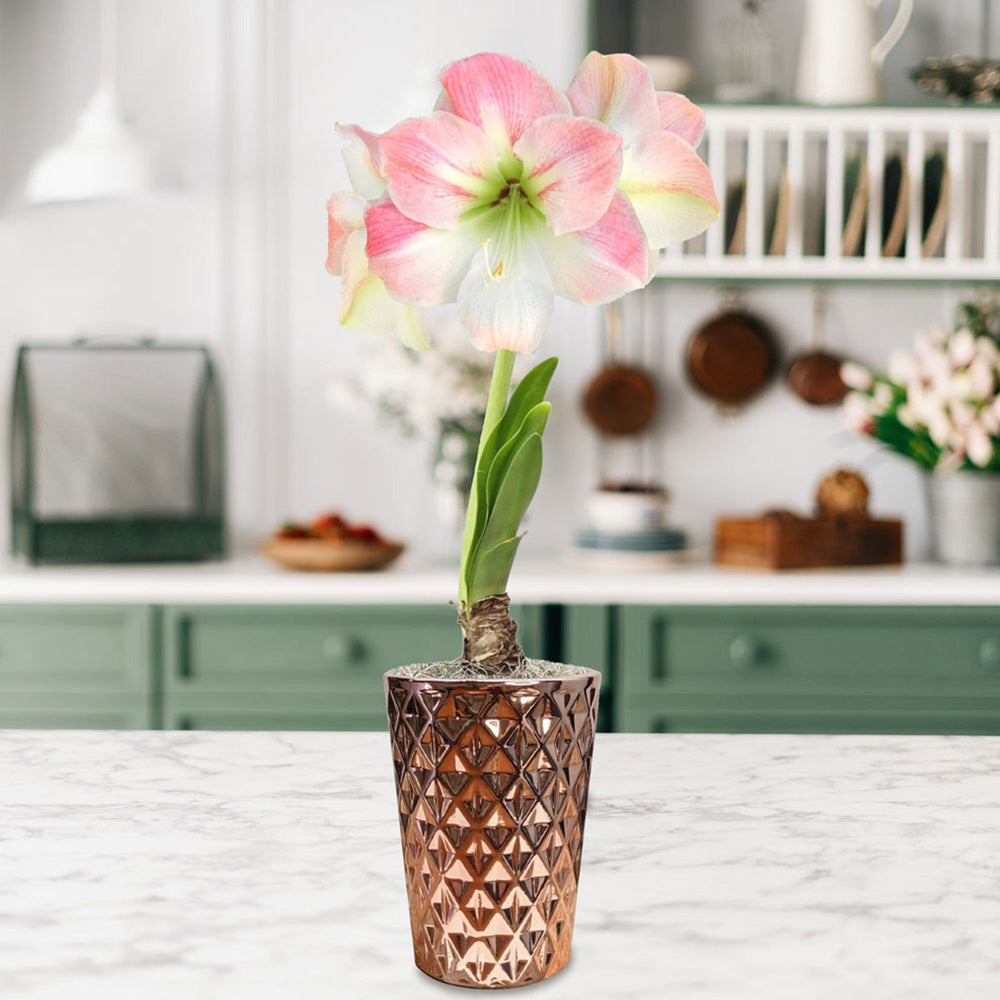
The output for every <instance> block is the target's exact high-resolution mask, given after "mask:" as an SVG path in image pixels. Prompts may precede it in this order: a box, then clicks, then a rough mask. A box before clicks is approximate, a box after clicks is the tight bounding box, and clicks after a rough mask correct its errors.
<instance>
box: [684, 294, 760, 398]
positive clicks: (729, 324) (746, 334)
mask: <svg viewBox="0 0 1000 1000" xmlns="http://www.w3.org/2000/svg"><path fill="white" fill-rule="evenodd" d="M776 368H777V350H776V347H775V338H774V335H773V333H772V332H771V329H770V327H768V326H767V324H766V323H765V322H764V321H763V320H762V319H760V318H759V317H757V316H754V315H753V314H752V313H749V312H747V311H746V310H745V309H743V308H742V307H738V306H736V307H731V308H727V309H725V310H724V311H723V312H721V313H719V314H717V315H715V316H713V317H712V318H711V319H710V320H708V321H707V322H706V323H703V324H702V325H701V326H700V327H699V328H698V329H697V330H695V332H694V333H693V334H692V335H691V339H690V340H689V341H688V346H687V370H688V375H689V377H690V378H691V381H692V382H693V383H694V384H695V385H696V386H697V387H698V388H699V389H700V390H701V391H702V392H703V393H705V395H706V396H709V397H710V398H712V399H714V400H716V401H717V402H718V403H720V404H721V406H722V407H723V408H725V409H736V408H738V407H741V406H742V405H743V404H744V403H746V402H747V401H748V400H749V399H751V398H752V397H753V396H755V395H756V394H757V393H758V392H760V391H761V389H763V388H764V386H765V385H767V383H768V382H769V381H770V379H771V377H772V376H773V375H774V373H775V370H776Z"/></svg>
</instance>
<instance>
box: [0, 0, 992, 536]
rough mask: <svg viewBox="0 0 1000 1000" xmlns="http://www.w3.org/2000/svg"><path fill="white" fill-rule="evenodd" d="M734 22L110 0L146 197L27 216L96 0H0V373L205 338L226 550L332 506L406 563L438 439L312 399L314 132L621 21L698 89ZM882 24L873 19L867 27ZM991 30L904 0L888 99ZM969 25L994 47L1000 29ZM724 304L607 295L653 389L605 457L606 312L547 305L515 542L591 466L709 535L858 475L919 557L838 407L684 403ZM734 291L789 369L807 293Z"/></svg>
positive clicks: (329, 177) (971, 14)
mask: <svg viewBox="0 0 1000 1000" xmlns="http://www.w3.org/2000/svg"><path fill="white" fill-rule="evenodd" d="M741 6H742V5H741V4H739V3H735V2H733V0H699V2H698V3H693V2H692V3H652V2H646V3H635V4H620V5H619V4H616V3H601V4H598V5H597V7H598V8H599V10H598V13H597V15H596V16H594V15H593V12H591V11H590V10H589V9H588V8H589V5H588V4H587V3H586V2H584V0H548V2H546V3H544V4H540V3H538V2H537V0H508V2H506V3H504V4H476V5H470V4H468V3H467V2H465V0H411V2H407V3H398V2H389V0H367V2H366V3H364V4H356V3H352V4H348V3H342V2H329V0H290V2H287V3H285V2H277V0H274V2H269V0H173V2H171V3H169V4H164V3H160V2H154V0H120V3H119V4H118V12H117V13H118V38H117V56H118V64H117V87H118V92H119V97H120V103H121V106H122V109H123V112H124V114H125V116H126V118H127V120H128V122H129V123H130V125H131V126H132V128H133V129H134V132H135V134H136V135H137V136H138V137H140V138H141V141H142V142H143V143H144V144H145V145H146V146H147V148H148V149H149V151H150V152H151V154H152V156H153V157H154V162H155V167H156V170H157V173H158V176H159V179H160V180H161V182H162V183H161V184H160V185H159V186H158V188H157V189H156V190H155V191H153V192H151V193H148V194H143V195H141V196H137V197H134V198H129V199H124V200H114V201H102V202H93V203H76V204H55V205H44V206H37V207H36V206H27V205H25V198H24V191H25V183H26V180H27V178H28V174H29V171H30V169H31V167H32V165H33V164H34V163H35V162H36V161H37V160H38V158H39V157H40V156H41V155H42V154H43V153H44V152H45V151H46V150H48V149H50V148H52V147H53V146H54V145H56V144H57V143H59V142H60V141H62V140H63V139H64V138H65V137H66V136H67V134H68V133H69V132H70V131H71V130H72V128H73V126H74V123H75V122H76V120H77V118H78V116H79V114H80V112H81V110H82V107H83V105H84V103H85V101H86V100H87V98H88V97H89V96H90V95H91V94H92V92H93V91H94V89H95V86H96V82H97V79H98V74H99V64H100V56H99V47H100V46H99V40H100V23H101V20H100V4H99V2H98V0H0V137H2V141H0V149H2V156H0V199H2V203H3V205H4V212H3V214H2V215H0V273H2V275H3V279H2V284H0V288H2V294H0V365H2V367H0V383H2V384H4V385H9V384H10V381H11V377H12V366H13V361H14V353H15V351H14V349H15V347H16V345H17V344H19V343H20V342H23V341H37V340H53V339H55V340H60V339H67V338H70V337H72V336H75V335H77V334H79V333H81V332H84V331H91V332H93V331H96V332H98V333H100V332H107V330H108V329H113V330H115V331H119V332H121V331H126V332H128V331H139V332H142V333H144V334H149V335H152V336H155V337H156V338H157V339H158V340H160V341H161V342H173V341H185V342H192V341H197V342H203V343H205V344H207V345H209V346H210V347H211V349H212V350H213V352H214V353H215V355H216V358H217V361H218V365H219V369H220V372H221V376H222V384H223V390H224V397H225V401H226V421H225V423H226V431H227V443H228V477H227V479H228V498H229V521H230V528H231V534H232V540H233V549H234V551H239V550H241V549H246V548H248V547H250V546H252V545H253V543H254V542H255V540H257V539H259V538H260V537H261V536H262V535H265V534H267V533H268V532H269V531H270V530H272V529H273V528H274V527H275V525H276V524H278V523H279V522H280V521H282V520H283V519H285V518H288V517H300V518H308V517H309V516H311V515H313V514H314V513H316V512H317V511H320V510H325V509H335V510H339V511H342V512H343V513H345V514H346V515H347V516H348V517H351V518H354V519H357V520H364V521H369V522H372V523H374V524H376V525H378V527H379V528H380V529H382V530H383V531H384V532H385V533H386V534H388V535H390V536H393V537H398V538H400V539H403V540H406V541H409V542H410V543H412V544H413V545H414V546H416V547H417V548H419V546H420V540H421V536H422V534H426V533H427V531H428V528H427V525H428V524H430V523H431V522H432V519H433V518H434V516H435V501H434V496H433V491H432V489H431V480H430V467H431V462H432V451H433V442H431V441H429V440H416V441H407V440H404V439H402V438H400V437H398V436H396V435H394V434H392V433H390V432H388V431H386V429H385V428H384V427H381V426H379V424H378V422H377V420H376V419H375V415H374V413H373V411H372V410H371V409H369V408H365V407H361V406H358V407H355V408H354V409H353V410H351V409H348V408H344V407H337V406H334V405H331V403H330V402H329V400H328V398H327V397H328V394H329V393H328V389H329V386H330V384H331V383H332V382H334V381H336V380H337V379H338V378H343V377H344V376H345V375H350V374H351V373H352V372H354V371H356V369H357V367H358V366H359V364H360V362H361V359H362V357H363V355H364V352H365V351H366V349H367V348H368V344H367V342H366V338H365V337H363V336H362V335H359V334H356V333H353V332H349V331H345V330H343V329H341V328H340V327H339V326H338V324H337V320H336V314H337V307H338V300H339V281H338V280H337V279H333V278H331V277H329V276H328V275H327V274H326V272H325V271H324V267H323V264H324V256H325V228H326V218H325V210H324V206H325V200H326V198H327V197H328V195H329V194H330V193H331V192H332V191H333V190H336V189H338V188H341V187H344V186H345V184H346V176H345V172H344V168H343V165H342V162H341V158H340V152H339V148H340V143H339V141H338V139H337V136H336V134H335V132H334V123H335V122H338V121H340V122H358V123H361V124H363V125H365V126H366V127H369V128H373V129H380V128H383V127H387V126H388V125H389V124H391V123H392V122H394V121H395V120H397V119H399V118H400V117H402V116H405V115H406V114H409V113H417V112H419V111H421V110H422V109H425V108H427V107H429V106H430V101H431V100H432V99H433V95H434V92H435V91H434V74H435V70H436V69H437V68H439V67H440V66H441V65H443V64H444V63H446V62H448V61H449V60H451V59H454V58H457V57H460V56H462V55H465V54H468V53H470V52H474V51H478V50H483V49H496V50H500V51H505V52H509V53H511V54H513V55H515V56H518V57H521V58H525V59H528V60H530V61H532V62H533V63H535V64H536V65H537V66H538V67H539V68H540V69H541V70H542V71H543V72H544V73H546V74H547V75H548V76H550V77H551V78H552V79H553V80H555V81H557V82H562V83H568V81H569V79H570V77H571V75H572V73H573V71H574V69H575V67H576V66H577V65H578V63H579V60H580V58H581V55H582V54H583V53H584V52H585V51H586V49H587V46H588V41H589V40H590V38H592V33H593V31H595V30H596V27H595V26H599V22H601V21H602V19H603V22H604V26H603V28H602V29H601V30H603V31H605V32H606V33H607V32H609V31H610V32H612V33H613V32H615V31H618V32H628V33H630V34H631V37H632V38H633V39H636V38H638V39H640V41H641V47H642V48H643V49H644V50H645V51H647V52H653V53H663V54H668V55H669V54H673V55H683V56H685V57H686V58H687V59H689V60H690V63H691V66H692V68H693V78H692V81H691V84H690V86H689V88H688V91H689V93H691V94H692V96H694V97H695V98H698V97H699V96H701V95H704V96H706V97H708V98H709V99H710V98H711V95H712V94H713V92H714V90H715V87H716V83H717V82H718V81H717V79H716V76H717V74H718V72H719V53H718V43H719V35H720V30H721V26H724V25H725V24H726V22H727V19H731V18H732V17H733V16H734V15H737V14H739V13H740V11H741ZM759 6H760V7H761V8H762V10H763V13H764V14H765V15H766V17H767V25H768V30H769V31H770V33H771V38H772V40H773V44H774V53H775V60H774V64H773V65H774V67H775V88H776V97H777V98H778V99H779V100H781V99H784V100H787V99H789V98H790V96H791V94H792V89H793V81H794V75H795V70H796V64H797V59H798V53H797V47H798V44H799V40H800V35H801V31H802V18H803V6H804V5H803V2H802V0H765V2H764V3H762V4H761V5H759ZM473 7H474V16H473ZM893 7H894V5H893V4H883V5H882V8H883V9H882V10H881V11H880V15H879V16H880V18H881V20H882V24H883V26H885V25H887V24H888V20H889V19H890V18H891V16H892V14H893V10H892V9H891V8H893ZM616 8H619V10H618V11H617V12H616V11H615V10H614V9H616ZM609 9H611V12H610V13H609ZM626 9H627V11H628V14H629V16H630V18H631V20H630V21H629V22H628V23H625V22H624V21H623V20H622V17H621V16H620V15H621V14H622V12H623V11H625V10H626ZM988 23H989V22H988V20H987V24H988ZM983 25H984V5H983V4H982V3H980V2H978V0H920V2H918V3H917V5H916V10H915V13H914V15H913V17H912V20H911V23H910V24H909V26H908V27H907V30H906V32H905V33H904V35H903V38H902V40H901V41H900V43H899V45H898V46H897V47H896V48H895V49H894V50H893V51H892V52H891V54H890V55H889V58H888V61H887V64H886V70H885V79H886V87H887V97H888V100H889V101H890V102H899V103H904V104H905V103H917V102H920V101H922V100H923V101H926V100H927V98H926V97H924V96H923V95H921V94H920V93H919V92H918V91H917V90H916V88H915V87H914V85H913V83H912V81H911V80H910V77H909V70H910V69H911V68H912V67H914V66H916V65H917V64H918V63H919V62H920V61H921V60H922V59H924V58H925V57H926V56H928V55H947V54H951V53H955V52H963V53H967V54H980V53H981V52H983V51H984V47H986V43H987V39H984V37H983V30H984V29H983ZM989 30H991V32H992V36H991V38H990V39H988V41H989V45H990V46H991V47H992V50H993V51H994V52H996V51H1000V37H998V33H1000V16H998V17H995V18H994V19H993V22H992V25H991V27H990V29H989ZM605 37H608V36H607V34H606V36H605ZM970 287H971V286H969V285H962V284H958V285H955V284H948V283H944V284H942V283H927V284H924V283H920V282H914V281H908V282H905V283H897V284H889V285H883V284H879V285H868V284H865V283H849V282H848V283H838V284H836V285H833V286H831V288H830V290H829V293H828V309H827V322H826V326H827V332H826V341H827V344H828V346H829V347H830V348H831V349H833V350H836V352H838V353H840V354H843V355H846V356H850V357H853V358H856V359H859V360H861V361H863V362H867V363H870V364H873V365H876V366H881V365H884V362H885V358H886V356H887V354H888V352H889V351H890V350H892V349H894V348H896V347H903V346H906V345H908V344H909V343H910V341H911V339H912V336H913V333H914V330H915V329H917V328H919V327H921V326H923V325H926V324H927V323H928V322H929V321H931V320H938V319H940V320H947V319H948V318H949V317H950V314H951V312H952V310H953V307H954V305H955V303H956V302H957V301H959V300H960V299H961V298H962V297H963V296H964V297H967V296H968V294H969V292H970ZM721 295H722V292H721V291H720V288H719V285H718V284H717V283H710V282H709V283H706V282H686V281H684V280H679V279H678V280H663V281H657V282H654V285H653V286H651V287H650V288H649V289H648V290H646V291H645V292H643V293H640V294H638V295H636V296H633V300H632V301H629V302H627V303H626V323H627V324H628V325H629V329H628V330H627V331H626V349H627V351H628V352H629V354H630V357H631V359H632V360H635V361H637V362H639V363H641V364H642V365H644V366H645V367H646V368H648V369H649V370H650V371H651V373H652V374H653V375H654V376H655V378H656V381H657V383H658V388H659V389H660V391H661V394H662V405H661V409H660V412H659V414H658V416H657V418H656V423H655V425H654V427H653V429H652V432H651V433H649V434H647V435H645V436H643V437H642V438H641V439H637V440H636V441H634V442H627V443H624V444H620V445H614V446H613V447H611V448H610V450H609V448H608V447H607V446H601V445H600V444H599V441H598V438H597V436H596V435H595V433H594V432H593V430H592V429H591V428H590V427H589V426H588V424H587V423H586V421H585V419H584V418H583V415H582V413H581V408H580V403H579V398H580V395H581V392H582V390H583V388H584V386H585V385H586V384H587V382H588V380H589V379H590V378H591V377H592V376H593V375H594V374H595V373H596V372H597V371H598V369H599V368H600V366H601V363H602V360H603V358H604V353H605V346H604V339H603V334H602V330H601V318H600V316H599V315H598V314H597V311H595V310H589V309H585V308H582V307H578V306H574V305H571V304H568V303H565V302H563V301H560V302H559V303H558V308H557V311H556V315H555V319H554V322H553V326H552V330H551V333H550V335H549V336H548V337H547V338H546V340H545V342H544V344H543V347H542V351H543V352H544V353H546V354H548V353H553V354H558V355H559V356H560V358H561V367H560V371H559V374H558V377H557V379H556V382H555V387H554V390H553V403H554V411H553V421H552V424H551V425H550V432H549V435H547V437H546V450H547V455H546V475H545V477H544V478H543V482H542V485H541V488H540V491H539V494H538V496H537V499H536V501H535V504H534V506H533V508H532V511H531V514H530V523H529V526H528V527H529V534H528V538H527V539H526V541H525V550H526V551H535V552H538V551H541V550H551V549H553V548H555V549H560V548H563V547H565V546H566V545H567V544H568V543H569V541H570V538H571V535H572V532H573V529H574V526H575V524H576V523H577V522H578V521H579V519H580V517H581V516H582V510H583V503H584V498H585V496H586V494H587V492H588V491H589V490H590V489H591V488H592V487H593V486H594V485H595V484H596V482H597V480H598V479H599V478H600V477H601V476H602V475H604V476H607V475H608V474H609V469H608V466H610V471H611V473H613V474H616V475H619V476H622V475H631V476H632V477H633V478H636V477H642V478H646V479H650V478H652V479H658V480H661V481H663V482H664V483H665V484H666V485H667V486H668V488H669V490H670V492H671V495H672V498H673V502H672V507H671V519H672V521H673V522H674V523H676V524H678V525H681V526H683V527H684V528H686V529H687V530H688V532H689V533H690V536H691V538H692V540H693V541H695V542H696V543H706V542H707V541H708V539H709V537H710V533H711V525H712V521H713V519H714V518H715V516H716V515H717V514H719V513H720V512H733V511H736V512H746V511H758V510H760V509H763V508H766V507H771V506H779V507H797V508H804V509H808V508H809V507H810V506H811V498H812V494H813V491H814V489H815V485H816V482H817V480H818V479H819V478H820V476H821V475H822V474H823V473H824V472H826V471H829V469H830V468H832V467H834V466H836V465H842V464H845V463H846V464H849V465H854V466H856V467H859V468H861V469H862V470H863V472H864V474H865V475H866V477H867V478H868V480H869V484H870V486H871V488H872V494H873V507H874V509H875V510H876V511H877V512H891V513H893V514H901V515H902V516H903V517H904V518H905V521H906V524H907V530H908V534H907V547H908V551H909V553H910V554H912V555H914V556H921V555H923V554H925V552H926V547H927V533H926V528H925V511H924V501H923V495H922V490H921V487H920V477H919V474H918V472H917V470H916V468H915V467H910V465H909V464H908V463H905V462H903V461H901V460H898V459H893V458H887V457H884V456H882V455H881V454H880V453H878V452H877V451H876V449H875V448H874V446H873V445H871V444H869V443H868V442H865V441H863V440H860V439H858V438H856V437H855V436H853V435H851V434H850V433H849V432H847V431H846V430H845V429H844V428H843V426H842V423H841V421H840V419H839V418H838V415H837V413H836V410H835V408H822V409H815V408H812V407H808V406H806V405H805V404H803V403H802V402H801V401H800V400H799V399H797V398H796V397H795V396H794V395H793V394H792V392H790V391H789V389H788V387H787V386H786V385H785V384H784V382H783V380H782V379H780V378H778V379H776V380H774V381H773V382H772V383H771V384H770V386H769V387H768V388H767V389H766V391H765V392H763V393H762V394H761V395H760V396H759V397H758V398H756V399H754V400H753V401H752V402H750V403H748V404H747V405H746V406H745V407H744V408H742V409H741V410H740V411H739V412H737V413H735V414H728V415H725V414H720V412H719V409H718V408H717V406H716V405H715V404H714V403H713V402H712V401H711V400H709V399H707V398H705V397H704V396H701V395H699V394H698V393H696V392H695V391H693V390H692V387H691V385H690V383H689V381H688V379H687V377H686V375H685V373H684V362H683V355H684V345H685V343H686V341H687V339H688V337H689V335H690V334H691V332H692V330H693V329H695V328H696V327H697V326H698V324H699V323H701V322H702V321H704V320H705V319H706V318H707V317H708V316H710V315H711V314H712V313H713V312H714V311H716V310H717V309H718V306H719V303H720V300H721V298H720V297H721ZM742 295H743V301H744V303H745V304H746V305H747V306H748V307H750V308H752V309H753V310H754V311H755V312H756V313H758V314H760V315H761V316H763V317H765V318H766V320H767V322H768V323H769V325H771V326H772V328H773V330H774V331H775V333H776V335H777V337H778V339H779V341H780V354H781V356H782V357H783V358H786V359H787V358H788V357H789V356H791V355H792V354H793V353H795V352H796V351H798V350H802V349H805V348H806V347H807V346H808V345H809V343H810V337H811V322H812V320H811V315H812V296H813V289H812V286H811V284H810V283H808V282H805V283H787V284H783V283H780V282H778V283H769V284H755V285H751V286H749V287H747V288H746V289H745V290H744V291H743V293H742ZM3 474H5V473H0V475H3ZM4 492H6V489H5V490H4ZM0 524H3V528H2V529H0V530H2V531H6V523H5V522H3V521H0Z"/></svg>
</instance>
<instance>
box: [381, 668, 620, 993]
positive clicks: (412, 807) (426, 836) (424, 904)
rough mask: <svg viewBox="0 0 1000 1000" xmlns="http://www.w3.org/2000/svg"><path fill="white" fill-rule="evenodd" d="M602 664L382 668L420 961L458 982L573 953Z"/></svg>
mask: <svg viewBox="0 0 1000 1000" xmlns="http://www.w3.org/2000/svg"><path fill="white" fill-rule="evenodd" d="M600 682H601V675H600V674H599V673H597V672H596V671H594V670H586V671H582V672H581V673H579V674H577V675H574V676H572V677H567V678H559V679H554V680H534V681H527V680H484V681H468V680H416V679H414V678H411V677H403V676H399V675H398V674H396V673H395V672H393V671H389V673H387V674H386V675H385V690H386V701H387V705H388V711H389V731H390V734H391V739H392V757H393V766H394V769H395V773H396V794H397V802H398V806H399V825H400V830H401V833H402V839H403V864H404V868H405V871H406V888H407V893H408V895H409V902H410V927H411V930H412V933H413V953H414V959H415V961H416V963H417V967H418V968H419V969H420V970H421V971H423V972H425V973H426V974H427V975H428V976H431V977H433V978H434V979H439V980H441V981H442V982H446V983H452V984H454V985H456V986H474V987H487V988H504V987H510V986H524V985H527V984H528V983H534V982H538V981H539V980H541V979H545V978H547V977H548V976H551V975H553V974H554V973H556V972H558V971H559V970H560V969H561V968H562V967H563V966H564V965H565V964H566V963H567V962H568V961H569V954H570V946H571V943H572V937H573V917H574V912H575V909H576V892H577V882H578V879H579V875H580V856H581V851H582V847H583V825H584V818H585V816H586V811H587V790H588V787H589V784H590V764H591V754H592V750H593V744H594V725H595V721H596V715H597V698H598V691H599V688H600Z"/></svg>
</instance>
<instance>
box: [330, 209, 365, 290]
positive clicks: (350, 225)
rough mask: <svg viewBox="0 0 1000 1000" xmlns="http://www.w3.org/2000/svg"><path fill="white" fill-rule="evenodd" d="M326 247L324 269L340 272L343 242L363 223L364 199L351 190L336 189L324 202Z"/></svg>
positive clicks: (332, 272)
mask: <svg viewBox="0 0 1000 1000" xmlns="http://www.w3.org/2000/svg"><path fill="white" fill-rule="evenodd" d="M326 215H327V248H326V269H327V270H328V271H329V272H330V274H340V272H341V268H342V267H343V257H344V242H345V241H346V239H347V237H348V236H350V235H351V233H353V232H354V231H355V230H356V229H362V228H363V227H364V224H365V201H364V199H363V198H359V197H358V196H357V195H356V194H354V193H353V192H352V191H338V192H337V193H336V194H334V195H331V197H330V200H329V201H328V202H327V203H326Z"/></svg>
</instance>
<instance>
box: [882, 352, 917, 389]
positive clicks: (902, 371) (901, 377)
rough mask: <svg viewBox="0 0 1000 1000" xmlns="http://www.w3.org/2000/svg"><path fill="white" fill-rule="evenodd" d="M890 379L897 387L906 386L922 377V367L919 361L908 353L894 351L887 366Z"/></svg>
mask: <svg viewBox="0 0 1000 1000" xmlns="http://www.w3.org/2000/svg"><path fill="white" fill-rule="evenodd" d="M886 370H887V372H888V374H889V378H890V379H892V381H893V382H895V383H896V384H897V385H905V384H906V383H908V382H913V381H915V380H916V379H918V378H919V377H920V366H919V365H918V364H917V359H916V358H915V357H914V356H913V355H912V354H910V353H909V352H908V351H893V352H892V354H890V355H889V364H888V366H887V369H886Z"/></svg>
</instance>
